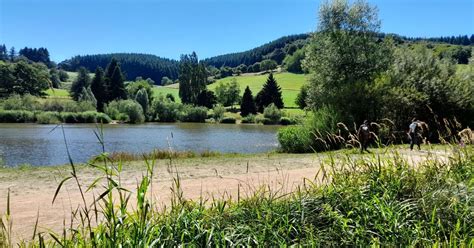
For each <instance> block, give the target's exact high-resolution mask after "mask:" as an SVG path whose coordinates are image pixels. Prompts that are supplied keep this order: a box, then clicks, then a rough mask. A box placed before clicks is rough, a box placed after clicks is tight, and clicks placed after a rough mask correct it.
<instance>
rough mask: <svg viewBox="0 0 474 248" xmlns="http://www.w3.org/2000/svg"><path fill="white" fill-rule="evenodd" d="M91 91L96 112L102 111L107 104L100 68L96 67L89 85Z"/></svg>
mask: <svg viewBox="0 0 474 248" xmlns="http://www.w3.org/2000/svg"><path fill="white" fill-rule="evenodd" d="M91 91H92V94H93V95H94V97H95V99H96V101H97V111H99V112H102V111H104V104H105V103H106V102H107V85H106V81H105V76H104V70H103V69H102V67H97V68H96V70H95V74H94V78H93V79H92V83H91Z"/></svg>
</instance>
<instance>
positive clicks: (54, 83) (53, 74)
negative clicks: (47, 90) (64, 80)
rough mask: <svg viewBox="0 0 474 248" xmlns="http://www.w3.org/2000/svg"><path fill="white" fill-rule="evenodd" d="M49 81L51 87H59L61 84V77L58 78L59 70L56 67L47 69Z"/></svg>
mask: <svg viewBox="0 0 474 248" xmlns="http://www.w3.org/2000/svg"><path fill="white" fill-rule="evenodd" d="M49 81H50V82H51V87H52V88H55V89H59V87H60V86H61V79H59V72H58V70H57V69H56V68H51V70H49Z"/></svg>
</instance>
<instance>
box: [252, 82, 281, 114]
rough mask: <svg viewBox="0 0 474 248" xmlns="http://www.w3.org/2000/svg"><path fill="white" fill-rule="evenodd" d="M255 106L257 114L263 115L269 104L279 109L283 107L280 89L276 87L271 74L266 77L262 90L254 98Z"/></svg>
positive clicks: (276, 84)
mask: <svg viewBox="0 0 474 248" xmlns="http://www.w3.org/2000/svg"><path fill="white" fill-rule="evenodd" d="M255 100H256V104H257V110H258V112H261V113H263V109H264V108H265V107H267V106H268V105H270V104H272V103H273V104H275V106H276V107H277V108H279V109H282V108H283V107H284V104H283V98H282V96H281V88H280V86H279V85H278V83H277V81H276V80H275V77H273V73H270V75H268V79H267V81H266V82H265V84H264V85H263V88H262V89H261V90H260V92H258V94H257V97H256V99H255Z"/></svg>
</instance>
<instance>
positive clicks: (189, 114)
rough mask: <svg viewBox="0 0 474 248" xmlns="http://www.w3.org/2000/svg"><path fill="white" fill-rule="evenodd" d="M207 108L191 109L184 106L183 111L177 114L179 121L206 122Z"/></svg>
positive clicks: (188, 106)
mask: <svg viewBox="0 0 474 248" xmlns="http://www.w3.org/2000/svg"><path fill="white" fill-rule="evenodd" d="M206 118H207V108H206V107H193V106H191V105H184V106H183V110H182V111H181V112H180V114H179V120H180V121H182V122H206Z"/></svg>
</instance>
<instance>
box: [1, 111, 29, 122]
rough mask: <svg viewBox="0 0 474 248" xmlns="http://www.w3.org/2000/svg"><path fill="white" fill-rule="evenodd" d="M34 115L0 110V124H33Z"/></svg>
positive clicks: (27, 112)
mask: <svg viewBox="0 0 474 248" xmlns="http://www.w3.org/2000/svg"><path fill="white" fill-rule="evenodd" d="M34 121H35V115H34V113H33V112H31V111H25V110H0V123H24V122H34Z"/></svg>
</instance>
